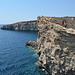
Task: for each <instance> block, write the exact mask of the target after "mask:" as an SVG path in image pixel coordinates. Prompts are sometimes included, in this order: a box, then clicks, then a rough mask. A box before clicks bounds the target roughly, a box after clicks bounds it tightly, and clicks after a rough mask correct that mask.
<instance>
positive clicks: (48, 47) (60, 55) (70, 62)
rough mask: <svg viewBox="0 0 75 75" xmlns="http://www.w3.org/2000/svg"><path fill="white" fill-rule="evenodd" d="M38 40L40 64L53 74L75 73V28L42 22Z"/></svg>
mask: <svg viewBox="0 0 75 75" xmlns="http://www.w3.org/2000/svg"><path fill="white" fill-rule="evenodd" d="M37 42H38V43H39V44H38V47H39V51H41V54H40V56H39V60H38V65H39V66H41V67H44V68H45V69H47V70H48V72H49V73H51V74H52V75H55V74H56V75H64V74H67V75H69V74H68V72H70V74H71V75H74V74H75V72H74V74H73V71H75V30H73V29H66V28H64V27H62V26H60V25H58V24H55V23H48V24H44V25H43V24H42V25H40V26H39V33H38V39H37Z"/></svg>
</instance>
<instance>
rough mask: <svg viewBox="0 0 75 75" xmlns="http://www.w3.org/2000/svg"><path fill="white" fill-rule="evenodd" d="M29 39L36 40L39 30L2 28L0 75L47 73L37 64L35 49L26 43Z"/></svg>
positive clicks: (0, 32) (37, 74)
mask: <svg viewBox="0 0 75 75" xmlns="http://www.w3.org/2000/svg"><path fill="white" fill-rule="evenodd" d="M0 27H1V25H0ZM29 40H32V41H36V40H37V32H34V31H13V30H1V29H0V75H45V73H44V72H42V71H41V70H40V69H38V67H37V66H36V65H35V63H36V62H37V60H38V57H37V55H36V52H35V50H33V49H31V48H28V47H27V46H26V45H25V41H29Z"/></svg>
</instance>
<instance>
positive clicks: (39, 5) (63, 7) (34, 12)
mask: <svg viewBox="0 0 75 75" xmlns="http://www.w3.org/2000/svg"><path fill="white" fill-rule="evenodd" d="M37 16H51V17H64V16H74V17H75V0H0V24H11V23H16V22H20V21H28V20H36V19H37Z"/></svg>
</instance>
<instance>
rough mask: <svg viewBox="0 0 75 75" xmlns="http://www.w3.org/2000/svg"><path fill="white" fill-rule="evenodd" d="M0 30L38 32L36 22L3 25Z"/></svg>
mask: <svg viewBox="0 0 75 75" xmlns="http://www.w3.org/2000/svg"><path fill="white" fill-rule="evenodd" d="M1 29H5V30H34V31H37V30H38V25H37V20H34V21H25V22H18V23H14V24H9V25H4V26H3V27H2V28H1Z"/></svg>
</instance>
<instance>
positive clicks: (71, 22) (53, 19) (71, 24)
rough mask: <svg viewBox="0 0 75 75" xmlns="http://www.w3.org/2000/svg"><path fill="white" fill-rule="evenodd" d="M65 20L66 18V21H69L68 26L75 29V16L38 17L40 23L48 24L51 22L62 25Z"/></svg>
mask: <svg viewBox="0 0 75 75" xmlns="http://www.w3.org/2000/svg"><path fill="white" fill-rule="evenodd" d="M63 20H66V22H67V28H73V29H75V17H43V16H39V17H38V18H37V21H38V25H41V24H47V23H49V22H52V23H56V24H59V25H62V21H63Z"/></svg>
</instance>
